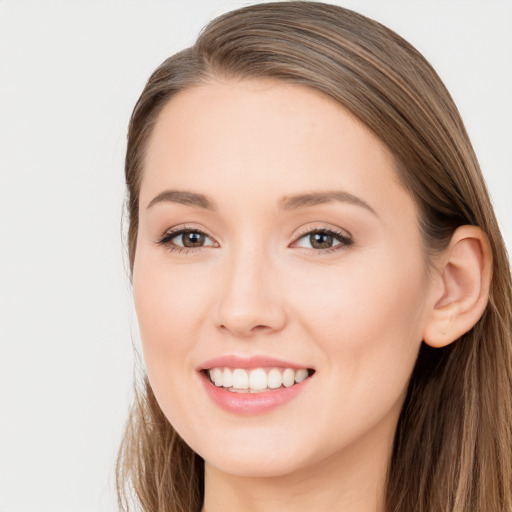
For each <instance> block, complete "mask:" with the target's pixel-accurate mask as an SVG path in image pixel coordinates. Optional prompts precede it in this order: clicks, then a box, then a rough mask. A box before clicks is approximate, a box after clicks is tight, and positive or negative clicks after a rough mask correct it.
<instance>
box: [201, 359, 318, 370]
mask: <svg viewBox="0 0 512 512" xmlns="http://www.w3.org/2000/svg"><path fill="white" fill-rule="evenodd" d="M223 367H224V368H293V369H295V370H299V369H300V368H309V367H308V366H304V365H300V364H296V363H290V362H289V361H283V360H281V359H275V358H273V357H267V356H251V357H239V356H221V357H216V358H214V359H210V360H208V361H206V362H205V363H203V364H202V365H201V366H200V367H199V368H198V370H199V371H201V370H209V369H210V368H223Z"/></svg>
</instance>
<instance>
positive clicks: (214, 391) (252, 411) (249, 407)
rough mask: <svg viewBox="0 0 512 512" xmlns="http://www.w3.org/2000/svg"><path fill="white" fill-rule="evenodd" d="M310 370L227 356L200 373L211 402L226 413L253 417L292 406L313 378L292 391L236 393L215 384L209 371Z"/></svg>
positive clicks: (260, 358) (265, 359)
mask: <svg viewBox="0 0 512 512" xmlns="http://www.w3.org/2000/svg"><path fill="white" fill-rule="evenodd" d="M222 367H227V368H294V369H300V368H307V366H303V365H298V364H295V363H290V362H288V361H283V360H279V359H275V358H272V357H266V356H252V357H248V358H244V357H237V356H223V357H217V358H214V359H210V360H209V361H206V362H205V363H203V364H202V365H201V366H200V367H199V368H198V372H199V375H200V378H201V381H202V383H203V386H204V389H205V391H206V393H207V394H208V396H209V397H210V399H211V400H212V401H213V402H214V403H215V404H216V405H217V406H219V407H220V408H221V409H224V410H225V411H228V412H231V413H234V414H238V415H243V416H251V415H257V414H263V413H266V412H269V411H272V410H273V409H276V408H277V407H279V406H281V405H284V404H286V403H288V402H289V401H290V400H292V399H294V398H295V397H296V396H297V395H299V394H300V393H301V392H302V391H303V389H304V388H305V387H306V386H308V383H309V381H310V380H311V377H309V378H307V379H306V380H303V381H302V382H300V383H299V384H294V385H293V386H290V387H289V388H284V387H282V388H278V389H272V390H269V391H264V392H262V393H234V392H232V391H227V390H226V389H224V388H221V387H217V386H215V384H213V383H212V382H211V381H210V379H209V377H208V375H207V373H206V371H204V370H207V369H210V368H222Z"/></svg>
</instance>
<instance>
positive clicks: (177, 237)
mask: <svg viewBox="0 0 512 512" xmlns="http://www.w3.org/2000/svg"><path fill="white" fill-rule="evenodd" d="M157 243H158V244H159V245H165V246H168V247H169V248H170V249H176V250H180V249H182V248H184V249H195V248H199V249H200V248H201V247H214V246H216V245H217V244H216V243H215V242H214V241H213V240H212V239H211V238H210V237H209V236H208V235H207V234H206V233H203V232H202V231H199V230H198V229H179V230H176V231H171V232H168V233H165V234H164V235H163V237H162V238H161V239H160V240H159V241H158V242H157Z"/></svg>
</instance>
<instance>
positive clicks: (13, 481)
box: [0, 0, 512, 512]
mask: <svg viewBox="0 0 512 512" xmlns="http://www.w3.org/2000/svg"><path fill="white" fill-rule="evenodd" d="M247 3H248V2H243V1H229V0H222V1H221V0H187V1H174V0H169V1H166V2H164V1H160V2H155V1H152V2H149V1H144V2H143V1H137V2H133V1H117V2H114V1H103V2H100V1H96V2H93V1H88V2H82V1H67V2H65V1H61V2H52V1H49V0H39V1H33V2H27V1H22V0H18V1H17V0H12V1H9V0H3V1H1V0H0V240H1V250H0V300H1V304H0V316H1V321H0V343H1V351H0V512H32V511H37V512H64V511H65V512H82V511H87V512H88V511H101V512H103V511H113V510H115V509H116V507H115V502H114V499H113V495H114V492H113V480H112V473H113V465H114V455H115V452H116V449H117V445H118V441H119V438H120V435H121V430H122V424H123V422H124V419H125V417H126V412H127V408H128V403H129V396H130V387H131V381H132V365H133V355H132V344H131V338H132V334H133V333H136V322H135V319H134V315H133V311H132V305H131V296H130V290H129V284H128V280H127V276H126V271H125V269H124V267H123V259H122V242H121V236H120V233H121V229H120V218H121V210H122V204H123V197H124V189H123V186H124V185H123V175H122V173H123V170H122V165H123V164H122V161H123V157H124V146H125V134H126V126H127V122H128V117H129V115H130V112H131V109H132V107H133V105H134V103H135V101H136V99H137V97H138V94H139V93H140V91H141V89H142V87H143V85H144V83H145V81H146V79H147V77H148V76H149V74H150V72H151V71H152V70H153V69H154V68H155V67H156V66H157V65H158V64H159V63H160V62H161V61H162V60H163V59H164V58H165V57H167V56H168V55H170V54H171V53H173V52H175V51H177V50H179V49H181V48H183V47H185V46H188V45H190V44H191V43H192V42H193V40H194V38H195V36H196V35H197V33H198V31H199V29H200V28H201V27H202V26H203V25H204V24H205V23H206V22H207V21H208V20H209V19H211V18H212V17H213V16H215V15H217V14H220V13H222V12H224V11H226V10H230V9H232V8H235V7H239V6H242V5H246V4H247ZM333 3H338V4H340V5H344V6H347V7H351V8H354V9H356V10H358V11H360V12H362V13H363V14H367V15H369V16H370V17H373V18H375V19H377V20H379V21H381V22H383V23H384V24H386V25H388V26H389V27H391V28H393V29H395V30H396V31H397V32H399V33H400V34H402V35H403V36H405V37H406V39H408V40H410V41H411V42H412V43H413V44H415V45H416V46H417V47H418V48H419V49H420V50H421V51H422V52H423V53H424V54H425V56H426V57H427V58H428V59H429V60H430V61H431V62H432V64H433V65H434V66H435V68H436V69H437V70H438V72H439V73H440V75H441V77H442V78H443V79H444V80H445V83H446V84H447V86H448V88H449V89H450V90H451V92H452V94H453V96H454V98H455V101H456V102H457V104H458V106H459V108H460V110H461V113H462V115H463V118H464V119H465V122H466V126H467V128H468V131H469V134H470V136H471V138H472V141H473V143H474V146H475V148H476V152H477V154H478V156H479V159H480V162H481V164H482V167H483V170H484V174H485V177H486V179H487V182H488V184H489V188H490V191H491V194H492V197H493V199H494V203H495V207H496V210H497V213H498V217H499V219H500V221H501V225H502V228H503V231H504V234H505V237H506V239H507V242H508V246H509V247H511V246H512V201H511V199H510V195H511V192H512V176H511V175H512V172H511V161H512V129H511V119H512V95H511V91H512V72H511V57H512V33H511V27H512V2H511V1H509V0H503V1H500V0H485V1H484V0H481V1H478V2H474V1H468V0H465V1H438V2H436V1H430V2H427V1H412V0H409V1H403V2H396V1H383V0H373V1H369V0H354V1H348V0H347V1H343V0H340V1H338V2H333ZM134 338H135V344H138V341H137V337H136V334H134Z"/></svg>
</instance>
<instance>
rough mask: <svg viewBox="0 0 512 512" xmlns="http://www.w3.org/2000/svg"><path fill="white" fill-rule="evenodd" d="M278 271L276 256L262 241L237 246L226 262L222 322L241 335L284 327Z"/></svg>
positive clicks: (222, 294) (220, 318)
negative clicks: (266, 248) (277, 287)
mask: <svg viewBox="0 0 512 512" xmlns="http://www.w3.org/2000/svg"><path fill="white" fill-rule="evenodd" d="M275 274H276V269H275V265H274V264H273V261H272V258H271V257H270V254H269V252H268V251H267V250H265V248H264V247H262V244H255V243H252V242H250V241H246V242H245V243H240V244H238V245H237V246H236V247H233V249H232V250H231V251H230V252H229V254H228V255H227V256H226V260H225V262H224V275H223V276H222V285H221V290H220V293H219V302H218V320H217V322H218V325H219V326H220V327H222V328H224V329H227V330H229V331H231V332H232V333H234V334H237V335H239V336H247V335H250V334H251V333H252V332H253V331H256V330H265V331H269V332H270V331H275V330H279V329H281V328H282V327H283V325H284V322H285V315H284V307H283V306H284V305H283V297H282V296H280V295H279V293H278V290H277V289H276V275H275Z"/></svg>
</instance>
